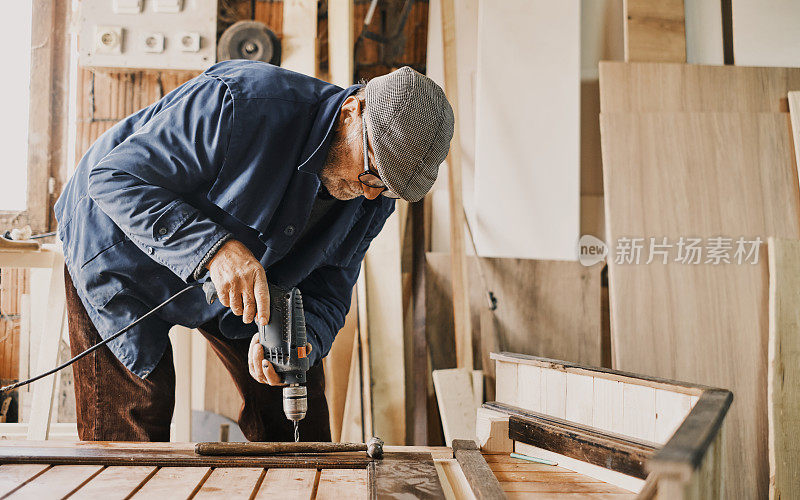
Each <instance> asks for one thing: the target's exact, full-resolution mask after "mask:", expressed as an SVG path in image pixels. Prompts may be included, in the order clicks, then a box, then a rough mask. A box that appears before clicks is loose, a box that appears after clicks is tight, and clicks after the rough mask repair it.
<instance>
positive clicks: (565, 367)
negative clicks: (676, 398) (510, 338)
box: [491, 352, 713, 401]
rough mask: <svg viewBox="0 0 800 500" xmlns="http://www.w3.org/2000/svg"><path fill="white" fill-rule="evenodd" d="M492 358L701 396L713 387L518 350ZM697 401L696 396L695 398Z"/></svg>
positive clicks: (501, 353) (492, 356)
mask: <svg viewBox="0 0 800 500" xmlns="http://www.w3.org/2000/svg"><path fill="white" fill-rule="evenodd" d="M491 358H492V359H494V360H496V361H497V362H503V363H511V364H516V365H519V366H522V365H531V366H539V367H541V368H547V369H557V370H559V371H563V372H565V373H575V374H578V375H588V376H591V377H594V378H601V379H604V380H614V381H617V382H623V383H625V384H633V385H641V386H644V387H652V388H654V389H664V390H668V391H673V392H678V393H681V394H688V395H690V396H699V395H701V394H702V393H703V391H705V390H706V389H713V387H711V386H707V385H702V384H694V383H690V382H680V381H678V380H673V379H667V378H661V377H654V376H652V375H639V374H636V373H632V372H624V371H621V370H612V369H610V368H600V367H596V366H589V365H583V364H578V363H572V362H570V361H562V360H560V359H551V358H544V357H541V356H531V355H530V354H519V353H516V352H496V353H492V355H491ZM694 401H696V397H695V399H694Z"/></svg>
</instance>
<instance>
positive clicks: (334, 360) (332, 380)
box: [322, 289, 358, 441]
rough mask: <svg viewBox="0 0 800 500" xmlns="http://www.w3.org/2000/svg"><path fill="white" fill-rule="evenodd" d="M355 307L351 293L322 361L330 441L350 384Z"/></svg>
mask: <svg viewBox="0 0 800 500" xmlns="http://www.w3.org/2000/svg"><path fill="white" fill-rule="evenodd" d="M357 310H358V304H357V302H356V301H355V289H353V293H352V299H351V302H350V310H349V311H348V312H347V314H346V315H345V318H344V326H342V329H341V330H339V333H337V334H336V342H334V343H333V345H332V346H331V350H330V352H329V353H328V355H327V356H325V357H324V358H323V359H322V363H323V365H324V367H325V368H324V369H325V398H326V399H327V400H328V412H329V418H330V424H331V439H332V440H333V441H340V440H341V436H342V426H343V418H344V407H345V401H346V399H347V392H348V387H349V380H350V362H351V360H352V358H353V343H354V342H355V339H356V336H357V335H358V332H357V329H358V317H357Z"/></svg>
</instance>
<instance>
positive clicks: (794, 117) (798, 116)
mask: <svg viewBox="0 0 800 500" xmlns="http://www.w3.org/2000/svg"><path fill="white" fill-rule="evenodd" d="M789 111H790V112H789V116H790V117H791V122H792V139H793V140H794V158H795V164H796V165H800V92H789Z"/></svg>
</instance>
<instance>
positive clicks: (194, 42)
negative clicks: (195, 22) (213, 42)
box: [177, 32, 200, 52]
mask: <svg viewBox="0 0 800 500" xmlns="http://www.w3.org/2000/svg"><path fill="white" fill-rule="evenodd" d="M177 39H178V44H179V45H180V47H181V52H200V33H197V32H184V33H178V35H177Z"/></svg>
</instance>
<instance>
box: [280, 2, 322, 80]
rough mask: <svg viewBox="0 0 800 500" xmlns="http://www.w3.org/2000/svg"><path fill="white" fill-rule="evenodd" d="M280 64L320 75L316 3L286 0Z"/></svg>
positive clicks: (284, 3)
mask: <svg viewBox="0 0 800 500" xmlns="http://www.w3.org/2000/svg"><path fill="white" fill-rule="evenodd" d="M281 47H282V48H281V54H282V61H281V67H284V68H286V69H290V70H292V71H297V72H298V73H303V74H305V75H308V76H317V2H316V0H284V2H283V38H282V39H281Z"/></svg>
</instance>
